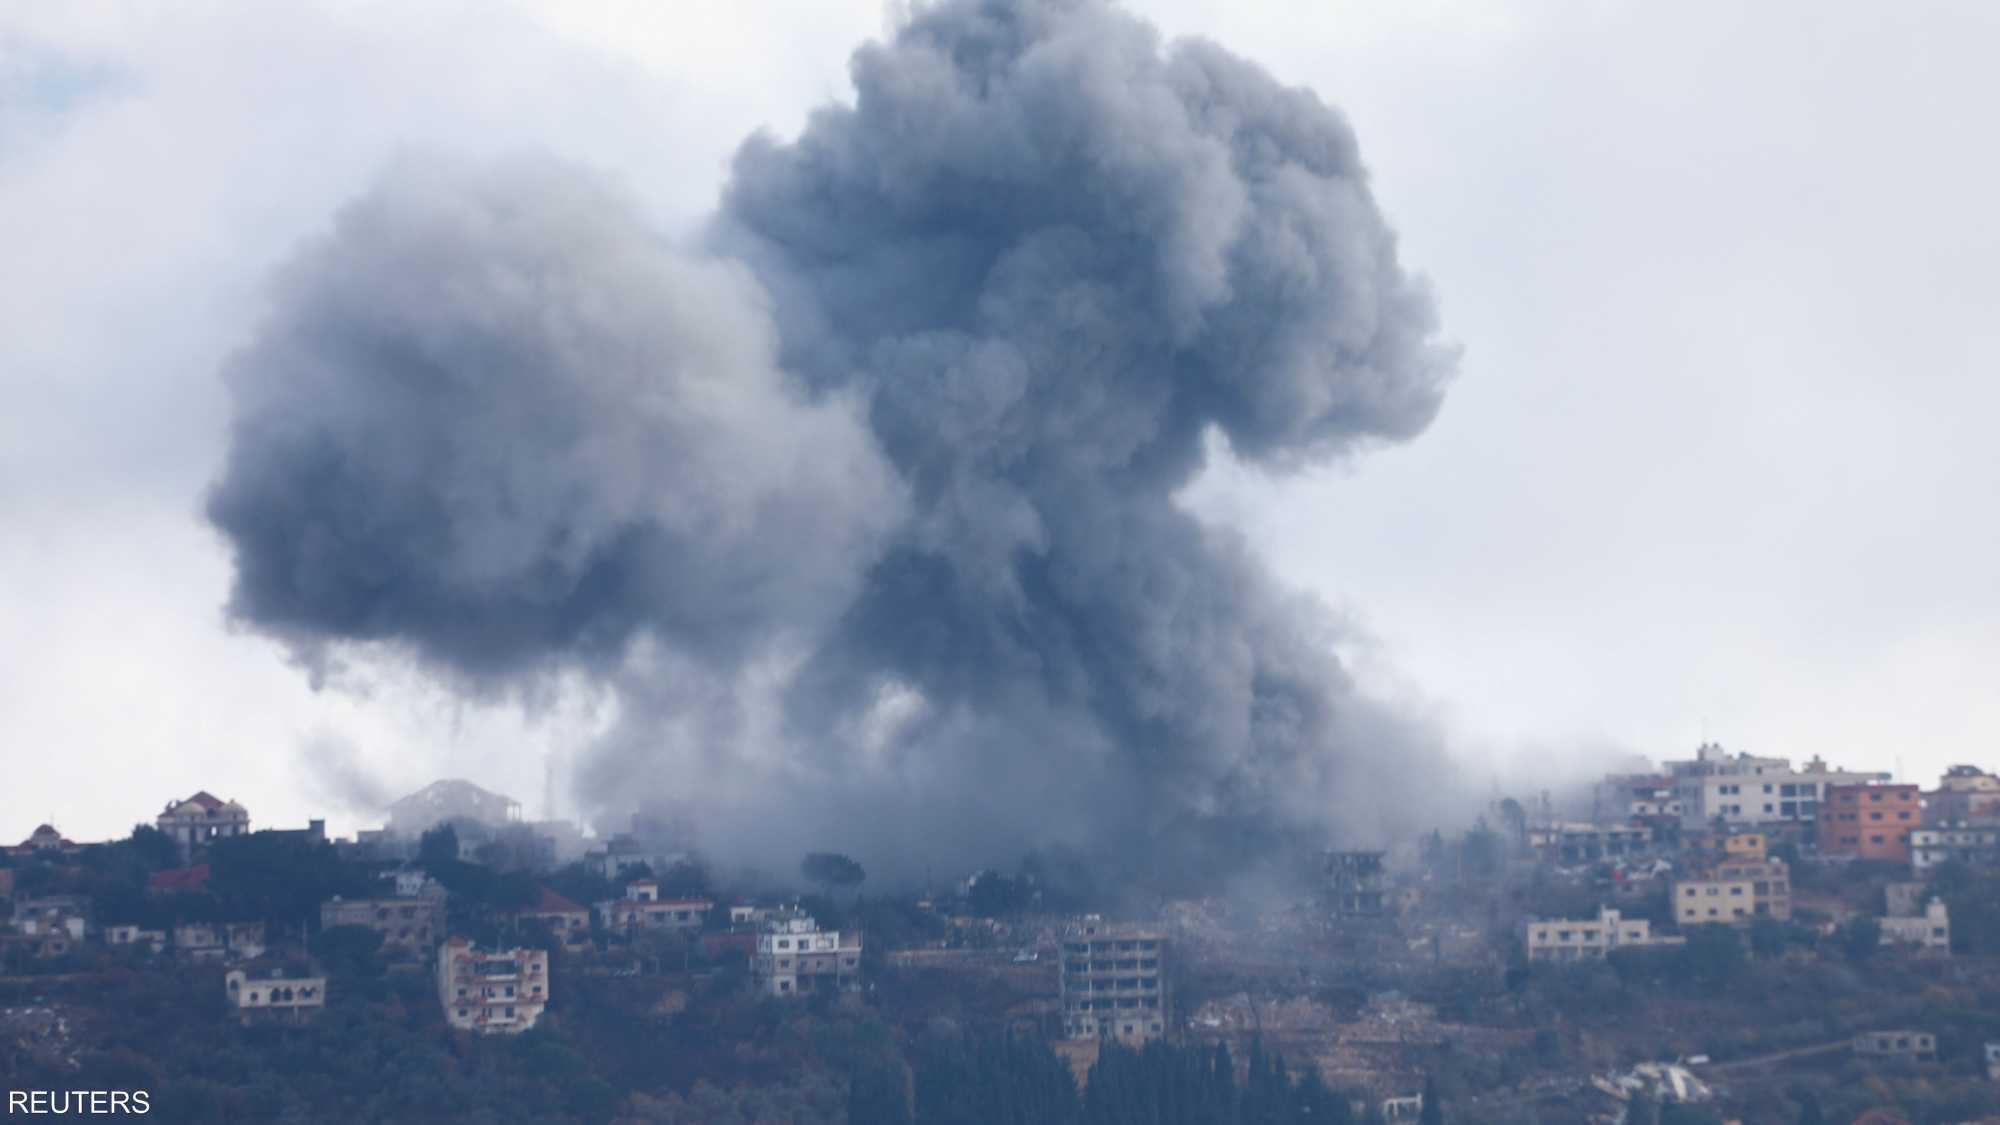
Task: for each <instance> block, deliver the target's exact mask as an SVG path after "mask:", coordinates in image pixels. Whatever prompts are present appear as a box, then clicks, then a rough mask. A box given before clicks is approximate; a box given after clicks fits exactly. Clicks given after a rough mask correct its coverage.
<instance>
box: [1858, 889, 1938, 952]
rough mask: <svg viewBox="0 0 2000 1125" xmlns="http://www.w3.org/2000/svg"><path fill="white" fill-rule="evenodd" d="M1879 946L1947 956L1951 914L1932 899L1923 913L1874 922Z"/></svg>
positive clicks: (1892, 916)
mask: <svg viewBox="0 0 2000 1125" xmlns="http://www.w3.org/2000/svg"><path fill="white" fill-rule="evenodd" d="M1876 924H1877V925H1879V926H1881V927H1882V944H1883V945H1908V946H1914V947H1916V948H1918V949H1921V950H1924V951H1926V952H1943V953H1949V952H1951V910H1950V908H1948V907H1946V906H1945V904H1944V900H1943V899H1939V898H1934V899H1932V900H1930V902H1929V903H1928V904H1927V905H1925V907H1924V909H1923V913H1921V914H1909V915H1890V916H1887V917H1884V918H1881V919H1878V920H1877V923H1876Z"/></svg>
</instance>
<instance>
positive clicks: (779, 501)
mask: <svg viewBox="0 0 2000 1125" xmlns="http://www.w3.org/2000/svg"><path fill="white" fill-rule="evenodd" d="M275 297H276V300H275V306H276V307H275V310H274V312H273V314H272V315H271V317H270V318H269V320H268V322H267V323H266V324H265V325H264V326H263V328H262V330H261V331H260V332H259V334H258V336H257V338H256V340H255V342H254V343H253V344H252V345H251V346H250V348H249V349H248V350H247V351H245V352H244V353H243V354H242V355H240V356H238V357H237V358H236V359H235V361H234V362H233V364H232V366H231V369H230V371H229V378H230V383H231V388H232V390H233V391H234V393H235V398H236V409H237V418H236V424H235V428H234V431H233V436H232V444H231V449H230V456H229V463H228V467H227V470H226V472H225V474H224V477H223V479H222V481H221V483H220V484H219V485H218V486H217V487H216V489H215V490H214V492H213V493H212V495H211V497H210V500H209V508H208V510H209V516H210V518H211V519H212V520H213V521H214V523H215V524H216V526H218V527H220V528H221V529H222V530H223V531H224V532H225V533H227V535H228V536H229V538H230V539H231V541H232V542H233V543H234V544H235V547H236V564H237V576H236V588H235V593H234V597H233V600H232V603H231V610H232V611H233V613H234V614H235V615H236V616H238V617H239V618H241V619H244V620H247V621H250V622H253V623H255V624H256V625H258V626H259V627H261V628H264V629H267V630H269V631H271V632H274V633H277V634H279V635H280V636H283V637H285V638H287V639H288V640H290V641H292V642H293V643H294V644H295V645H297V646H299V647H300V648H301V649H302V650H303V651H304V652H305V653H306V654H307V655H314V652H315V650H316V649H318V648H319V647H320V646H321V645H322V644H323V643H324V642H325V641H327V640H329V639H337V640H343V641H356V640H361V641H373V640H381V641H393V642H397V643H400V644H404V645H408V646H410V647H411V648H413V649H415V650H416V651H417V653H418V654H419V655H421V656H423V657H425V658H427V659H428V660H430V661H431V662H432V664H433V666H435V667H439V668H445V669H450V670H453V671H455V672H461V673H465V674H467V675H469V676H473V677H488V676H494V675H504V674H508V673H515V672H520V671H523V670H532V669H535V668H537V667H539V666H542V665H545V664H547V663H548V662H550V661H554V660H571V659H582V660H586V661H590V662H615V661H617V660H619V659H621V658H622V654H623V652H624V650H625V649H626V647H627V645H628V644H629V642H631V641H632V639H633V638H634V637H635V636H637V635H639V634H641V633H645V632H648V631H657V632H661V633H666V634H671V635H673V636H675V637H676V638H679V639H681V640H683V641H685V642H686V643H690V644H694V645H698V646H699V647H700V648H701V649H702V650H703V651H704V652H705V653H706V654H707V655H709V656H710V657H712V658H715V659H726V660H729V661H732V662H733V661H734V660H737V659H741V658H743V657H745V656H747V655H748V654H750V653H752V652H754V651H755V650H756V649H757V647H758V646H759V645H760V644H761V643H764V642H766V641H767V640H768V639H769V638H770V637H771V635H772V634H773V633H774V632H783V631H785V630H788V629H792V628H795V627H809V626H810V624H811V623H812V622H813V621H815V620H817V619H819V618H821V617H823V616H826V615H828V614H830V613H832V612H835V611H836V610H837V607H838V606H839V605H840V604H842V603H843V602H844V601H845V600H846V599H847V598H849V597H850V596H851V595H852V593H853V591H854V589H855V588H856V586H857V583H858V579H859V576H860V574H861V571H862V569H863V568H864V567H865V566H866V565H867V564H868V563H870V562H871V561H872V557H873V553H874V552H875V551H876V550H877V549H878V548H877V543H878V542H879V539H880V536H881V534H882V533H883V532H884V531H885V530H886V529H887V528H888V527H889V526H891V524H892V523H893V522H894V520H895V512H896V511H897V508H898V506H899V500H898V495H897V494H898V491H899V486H898V485H897V484H896V483H895V481H894V480H893V478H892V474H891V473H890V472H889V471H888V469H887V468H886V467H885V465H884V464H883V461H882V459H881V457H880V455H879V454H878V453H877V452H876V450H875V446H874V443H873V440H872V439H871V438H870V437H869V435H868V434H867V432H866V430H865V428H864V427H863V426H862V424H861V422H860V420H859V418H858V414H857V411H856V410H855V409H854V408H853V407H852V404H850V403H847V402H845V401H841V400H837V399H829V400H827V401H824V402H822V403H820V404H818V405H813V404H808V403H806V402H805V401H803V399H802V398H801V397H800V396H799V395H797V394H796V393H794V392H793V391H792V390H791V389H790V388H788V386H787V385H786V379H785V377H784V376H783V375H782V373H780V372H779V371H778V369H777V367H776V366H775V362H774V351H775V347H776V338H775V334H774V331H773V329H772V325H771V321H770V316H769V313H768V310H767V309H766V307H765V299H764V296H763V294H762V292H761V291H760V290H759V288H758V286H757V284H756V282H755V281H754V280H752V279H751V278H750V276H749V274H748V272H747V271H746V270H745V269H744V268H743V267H741V266H739V265H735V264H732V263H727V262H721V261H716V260H713V259H702V258H693V257H689V256H687V255H684V254H678V253H675V252H674V251H672V250H671V249H670V248H668V247H667V246H666V245H665V244H664V243H663V242H662V240H661V239H660V238H659V236H658V235H656V234H655V233H654V232H653V231H652V230H650V229H649V228H648V227H647V226H646V225H645V224H644V222H642V221H641V219H640V217H639V215H638V212H637V210H636V208H635V207H634V206H633V205H632V204H631V203H630V202H629V201H627V200H625V199H623V198H621V197H620V196H619V195H618V194H617V193H616V192H615V191H613V190H611V189H610V188H609V187H607V186H605V185H602V184H599V183H598V182H596V181H595V180H594V179H593V178H592V177H590V176H588V175H586V174H584V173H583V172H581V171H578V170H575V169H568V168H563V167H559V166H555V165H552V164H548V163H532V162H522V163H516V164H511V165H507V166H504V167H498V168H486V169H479V170H473V169H468V168H464V167H458V166H454V165H449V164H444V163H419V162H406V163H404V164H402V165H400V166H398V167H397V168H395V169H393V170H392V171H391V172H390V174H389V175H388V176H387V177H386V178H385V179H384V181H383V182H382V184H381V185H380V186H379V187H377V188H376V189H375V190H374V191H373V192H372V193H371V194H370V195H368V196H367V197H366V198H364V199H362V200H360V201H359V202H357V203H356V204H354V205H353V206H351V207H350V208H348V209H347V210H346V211H345V212H344V213H343V214H342V215H341V216H340V217H339V219H338V221H337V223H336V225H335V229H334V231H333V234H332V236H331V237H330V238H328V239H326V240H324V241H323V242H321V243H319V244H317V245H314V246H310V247H308V248H306V249H305V250H304V251H303V253H302V254H301V255H300V256H299V258H298V260H296V261H295V262H293V263H292V264H291V266H290V267H289V268H288V269H287V270H286V271H285V272H284V273H283V274H282V276H281V278H280V279H279V281H278V284H277V286H276V294H275ZM801 560H808V561H806V562H803V563H802V561H801Z"/></svg>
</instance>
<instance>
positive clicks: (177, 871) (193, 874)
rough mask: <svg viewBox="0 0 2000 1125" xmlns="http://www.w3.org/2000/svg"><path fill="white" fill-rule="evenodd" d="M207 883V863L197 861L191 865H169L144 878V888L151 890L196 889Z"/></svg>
mask: <svg viewBox="0 0 2000 1125" xmlns="http://www.w3.org/2000/svg"><path fill="white" fill-rule="evenodd" d="M207 885H208V864H206V863H197V864H195V865H194V866H193V867H169V868H167V869H166V870H164V871H155V872H153V874H152V877H151V878H149V879H147V880H146V889H147V890H152V891H198V890H201V889H202V888H203V887H205V886H207Z"/></svg>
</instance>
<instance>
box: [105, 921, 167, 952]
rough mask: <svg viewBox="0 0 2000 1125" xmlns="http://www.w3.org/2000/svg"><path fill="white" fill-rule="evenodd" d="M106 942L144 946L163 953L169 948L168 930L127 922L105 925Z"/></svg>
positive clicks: (149, 949)
mask: <svg viewBox="0 0 2000 1125" xmlns="http://www.w3.org/2000/svg"><path fill="white" fill-rule="evenodd" d="M104 944H106V945H117V946H127V945H130V946H143V947H144V948H145V949H147V950H148V951H149V952H153V953H161V952H164V951H165V950H166V948H167V931H165V930H148V929H146V928H144V927H142V926H139V925H136V924H133V923H130V922H127V923H124V924H121V925H116V926H106V927H104Z"/></svg>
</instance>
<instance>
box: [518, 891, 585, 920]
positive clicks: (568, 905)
mask: <svg viewBox="0 0 2000 1125" xmlns="http://www.w3.org/2000/svg"><path fill="white" fill-rule="evenodd" d="M541 891H542V893H541V897H540V898H538V899H536V900H535V905H533V906H531V907H528V908H527V909H525V910H523V911H521V913H523V914H583V913H585V911H584V909H583V907H581V906H578V905H577V904H576V903H573V902H571V901H570V900H568V899H566V898H564V897H563V896H561V895H559V894H557V893H555V892H554V891H552V890H550V889H548V888H547V887H543V888H542V889H541Z"/></svg>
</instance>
